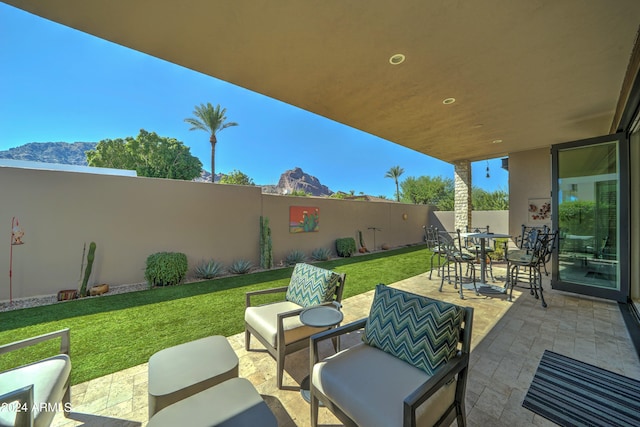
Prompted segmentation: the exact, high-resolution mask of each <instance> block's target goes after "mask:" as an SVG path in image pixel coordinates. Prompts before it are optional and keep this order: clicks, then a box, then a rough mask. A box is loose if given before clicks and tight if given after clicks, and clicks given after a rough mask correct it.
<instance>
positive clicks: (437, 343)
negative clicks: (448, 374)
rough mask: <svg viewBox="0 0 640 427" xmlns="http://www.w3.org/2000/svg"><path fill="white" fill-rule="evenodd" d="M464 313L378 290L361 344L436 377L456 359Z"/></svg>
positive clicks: (397, 292) (427, 300)
mask: <svg viewBox="0 0 640 427" xmlns="http://www.w3.org/2000/svg"><path fill="white" fill-rule="evenodd" d="M463 318H464V309H463V308H462V307H459V306H457V305H454V304H449V303H446V302H443V301H438V300H434V299H431V298H427V297H424V296H420V295H416V294H412V293H409V292H405V291H401V290H398V289H394V288H390V287H388V286H385V285H383V284H380V285H378V286H376V291H375V295H374V297H373V304H372V305H371V312H370V313H369V318H368V319H367V323H366V325H365V328H364V330H365V332H364V335H363V337H362V340H363V341H364V342H365V343H366V344H368V345H370V346H372V347H377V348H379V349H380V350H382V351H385V352H387V353H389V354H391V355H393V356H395V357H398V358H399V359H401V360H404V361H405V362H408V363H410V364H411V365H413V366H415V367H416V368H418V369H421V370H423V371H425V372H426V373H428V374H429V375H433V373H434V372H435V371H436V369H438V368H439V367H440V366H442V365H444V364H445V363H447V361H449V360H450V359H451V358H453V357H454V356H455V355H456V352H457V345H458V340H459V338H460V330H461V327H462V320H463Z"/></svg>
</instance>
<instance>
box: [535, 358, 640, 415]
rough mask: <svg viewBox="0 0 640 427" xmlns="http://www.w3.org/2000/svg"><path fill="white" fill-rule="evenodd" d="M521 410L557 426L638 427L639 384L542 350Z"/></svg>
mask: <svg viewBox="0 0 640 427" xmlns="http://www.w3.org/2000/svg"><path fill="white" fill-rule="evenodd" d="M522 406H524V407H525V408H527V409H529V410H531V411H533V412H535V413H536V414H539V415H541V416H543V417H545V418H547V419H548V420H550V421H553V422H554V423H556V424H558V425H560V426H640V381H638V380H634V379H631V378H627V377H624V376H622V375H619V374H616V373H614V372H610V371H607V370H605V369H601V368H598V367H597V366H593V365H590V364H588V363H584V362H580V361H578V360H575V359H572V358H570V357H566V356H563V355H561V354H557V353H554V352H552V351H549V350H545V352H544V354H543V355H542V359H540V364H539V365H538V369H537V370H536V374H535V375H534V377H533V381H532V382H531V386H530V387H529V391H528V392H527V395H526V396H525V398H524V402H522Z"/></svg>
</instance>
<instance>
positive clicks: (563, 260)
mask: <svg viewBox="0 0 640 427" xmlns="http://www.w3.org/2000/svg"><path fill="white" fill-rule="evenodd" d="M552 161H553V168H552V171H553V196H554V197H553V202H552V203H553V206H552V211H553V212H555V213H556V214H555V215H552V218H553V228H554V229H558V230H559V233H560V240H559V245H558V251H557V252H556V254H555V256H554V267H555V268H554V269H553V280H552V287H553V288H554V289H560V290H565V291H569V292H576V293H581V294H585V295H592V296H598V297H603V298H609V299H615V300H618V301H626V298H627V296H628V271H627V268H626V266H627V265H628V263H627V258H628V257H627V254H628V250H627V249H626V248H627V245H628V237H627V236H628V233H626V232H624V233H623V232H622V231H623V230H628V219H629V216H628V213H627V212H628V196H627V194H628V193H627V188H628V185H627V183H628V178H627V177H628V172H629V171H628V166H627V165H628V145H627V143H626V141H625V139H624V135H622V134H618V135H610V136H606V137H600V138H593V139H589V140H584V141H576V142H572V143H566V144H559V145H554V146H553V147H552Z"/></svg>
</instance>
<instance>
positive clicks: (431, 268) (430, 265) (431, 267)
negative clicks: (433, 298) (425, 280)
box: [429, 252, 436, 280]
mask: <svg viewBox="0 0 640 427" xmlns="http://www.w3.org/2000/svg"><path fill="white" fill-rule="evenodd" d="M435 255H436V254H435V252H434V253H432V254H431V263H430V264H429V280H431V273H433V257H434V256H435Z"/></svg>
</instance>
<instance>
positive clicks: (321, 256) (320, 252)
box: [311, 248, 331, 261]
mask: <svg viewBox="0 0 640 427" xmlns="http://www.w3.org/2000/svg"><path fill="white" fill-rule="evenodd" d="M311 258H313V260H314V261H326V260H328V259H329V258H331V249H329V248H317V249H314V250H313V252H311Z"/></svg>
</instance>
